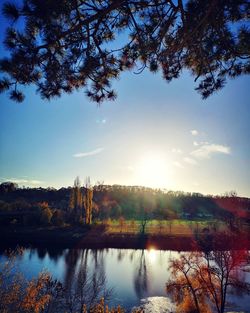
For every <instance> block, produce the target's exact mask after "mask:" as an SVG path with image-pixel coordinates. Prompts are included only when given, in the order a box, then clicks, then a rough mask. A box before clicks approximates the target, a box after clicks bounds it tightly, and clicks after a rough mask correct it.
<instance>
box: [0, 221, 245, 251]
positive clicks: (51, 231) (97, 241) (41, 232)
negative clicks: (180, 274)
mask: <svg viewBox="0 0 250 313" xmlns="http://www.w3.org/2000/svg"><path fill="white" fill-rule="evenodd" d="M0 236H1V243H0V245H1V246H2V247H10V246H14V245H24V246H27V245H32V246H45V247H52V246H54V247H62V248H92V249H102V248H119V249H145V248H146V249H150V248H154V249H159V250H175V251H194V250H197V249H199V243H198V241H197V235H196V236H194V235H189V236H187V235H183V234H172V235H161V234H144V235H142V234H123V233H116V234H112V233H108V232H106V231H105V227H104V226H103V225H98V226H94V227H91V228H87V227H70V226H67V227H46V228H45V227H43V228H24V227H8V228H5V227H2V228H1V230H0ZM215 236H216V240H214V239H215ZM233 236H234V240H229V239H230V238H231V237H230V236H228V234H227V235H226V234H222V233H221V234H218V233H216V234H215V233H213V234H204V233H201V234H199V235H198V237H199V242H200V241H203V242H205V243H207V244H209V243H210V242H212V241H213V242H214V244H215V245H213V248H216V249H227V248H228V249H231V248H234V249H235V248H236V249H241V248H246V249H250V240H249V235H248V234H246V233H245V234H243V233H242V234H234V235H233ZM218 238H219V240H218ZM235 238H237V242H235Z"/></svg>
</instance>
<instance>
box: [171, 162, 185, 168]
mask: <svg viewBox="0 0 250 313" xmlns="http://www.w3.org/2000/svg"><path fill="white" fill-rule="evenodd" d="M173 164H174V166H176V167H178V168H184V166H183V165H182V164H181V163H180V162H178V161H175V162H173Z"/></svg>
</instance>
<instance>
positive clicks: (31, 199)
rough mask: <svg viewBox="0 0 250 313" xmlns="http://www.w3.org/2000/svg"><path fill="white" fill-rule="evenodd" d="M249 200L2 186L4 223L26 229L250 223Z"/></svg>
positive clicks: (0, 217)
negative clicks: (110, 222) (116, 222)
mask: <svg viewBox="0 0 250 313" xmlns="http://www.w3.org/2000/svg"><path fill="white" fill-rule="evenodd" d="M249 215H250V199H249V198H243V197H238V196H237V195H236V194H235V193H233V192H231V193H228V194H226V195H223V196H210V195H208V196H205V195H202V194H199V193H184V192H180V191H176V192H175V191H164V190H159V189H152V188H146V187H140V186H120V185H113V186H110V185H104V184H98V185H95V186H91V184H90V179H89V178H87V179H86V181H85V184H84V185H83V186H82V185H81V183H80V180H79V178H78V177H77V178H76V179H75V181H74V185H73V187H68V188H61V189H58V190H57V189H54V188H47V189H46V188H18V186H16V185H15V184H13V183H2V184H1V185H0V222H1V223H2V224H6V223H7V224H8V223H17V224H18V223H21V224H24V225H30V224H32V223H33V224H34V225H36V224H37V225H39V224H44V225H46V224H52V225H58V226H59V225H62V224H63V223H65V222H66V223H70V224H86V225H88V224H91V223H92V222H93V221H96V220H100V221H104V220H107V219H119V218H121V217H123V218H124V219H126V220H143V219H158V220H173V219H186V220H194V219H200V220H202V219H203V220H213V219H219V220H224V221H226V222H228V223H229V224H230V225H231V226H232V227H234V224H235V223H236V221H245V222H247V221H249Z"/></svg>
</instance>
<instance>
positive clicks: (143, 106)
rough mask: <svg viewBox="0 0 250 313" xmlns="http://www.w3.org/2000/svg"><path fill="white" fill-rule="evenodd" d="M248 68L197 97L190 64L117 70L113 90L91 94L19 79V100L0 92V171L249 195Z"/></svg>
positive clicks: (48, 179)
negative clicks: (42, 92)
mask: <svg viewBox="0 0 250 313" xmlns="http://www.w3.org/2000/svg"><path fill="white" fill-rule="evenodd" d="M248 86H249V78H247V77H241V78H239V79H237V80H233V81H229V83H228V84H227V85H226V87H225V88H224V89H223V90H222V91H221V92H219V93H217V94H214V95H212V97H210V98H209V99H208V100H206V101H204V100H201V98H200V96H199V95H198V94H197V93H196V92H195V91H194V90H193V87H194V84H193V80H192V78H191V77H189V75H188V73H184V74H183V75H182V77H181V78H180V79H178V80H176V81H174V82H172V83H170V84H167V83H166V82H164V81H163V80H162V78H161V75H160V74H157V75H153V74H150V73H147V72H145V73H143V74H141V75H135V74H133V73H126V74H123V75H122V77H121V79H120V80H119V81H117V82H116V83H115V88H116V90H117V91H118V99H117V100H116V101H114V102H105V103H102V104H101V106H100V107H98V106H97V105H96V104H94V103H91V102H89V100H88V99H87V98H86V97H85V95H84V92H83V91H80V92H77V93H74V94H73V95H70V96H68V95H67V96H66V95H65V96H62V97H61V98H60V99H57V100H53V101H50V102H48V101H43V100H41V99H40V97H39V96H38V95H36V93H35V92H34V90H33V88H28V89H26V99H25V101H24V102H23V103H22V104H18V103H14V102H12V101H10V100H9V99H8V97H7V95H1V98H0V103H1V105H0V111H1V112H0V125H1V135H0V148H1V149H0V164H1V165H0V177H1V180H2V181H5V180H13V181H16V182H18V183H19V185H21V186H22V185H29V186H54V187H60V186H68V185H72V183H73V180H74V178H75V177H76V176H77V175H79V176H80V177H81V178H82V180H84V177H86V176H90V177H91V180H92V182H93V183H95V182H96V181H104V183H107V184H108V183H110V184H115V183H117V184H127V185H134V184H135V185H137V184H140V185H142V184H143V185H144V184H145V185H148V186H153V187H154V186H155V187H165V188H168V189H174V190H185V191H199V192H202V193H212V194H221V193H223V192H225V191H230V190H236V191H237V192H238V194H240V195H245V196H250V192H249V190H250V188H249V187H250V178H249V177H250V175H249V174H250V172H249V164H250V144H249V134H250V124H249V116H250V114H249V113H250V107H249V100H248Z"/></svg>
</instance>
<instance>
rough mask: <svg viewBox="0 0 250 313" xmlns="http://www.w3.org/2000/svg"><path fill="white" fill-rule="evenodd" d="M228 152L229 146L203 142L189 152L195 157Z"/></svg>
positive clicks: (208, 156) (202, 157)
mask: <svg viewBox="0 0 250 313" xmlns="http://www.w3.org/2000/svg"><path fill="white" fill-rule="evenodd" d="M218 153H221V154H230V153H231V148H230V147H228V146H224V145H217V144H208V143H206V144H203V145H202V146H200V148H198V149H197V150H194V151H192V152H191V155H192V156H193V157H195V158H197V159H209V158H210V157H211V156H212V155H213V154H218Z"/></svg>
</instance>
